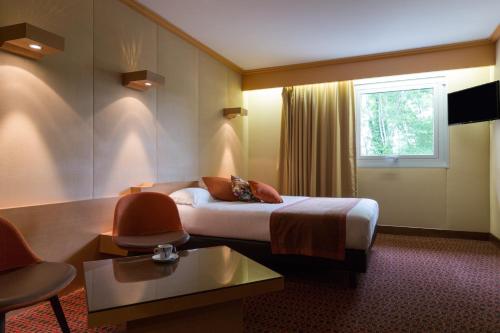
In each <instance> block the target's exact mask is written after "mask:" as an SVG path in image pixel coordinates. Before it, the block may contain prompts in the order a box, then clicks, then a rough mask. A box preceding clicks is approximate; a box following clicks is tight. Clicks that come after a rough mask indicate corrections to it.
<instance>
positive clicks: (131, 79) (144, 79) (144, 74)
mask: <svg viewBox="0 0 500 333" xmlns="http://www.w3.org/2000/svg"><path fill="white" fill-rule="evenodd" d="M122 83H123V85H124V86H125V87H128V88H132V89H135V90H140V91H144V90H147V89H148V88H150V87H154V86H159V85H164V84H165V77H163V76H161V75H160V74H156V73H153V72H151V71H137V72H128V73H123V74H122Z"/></svg>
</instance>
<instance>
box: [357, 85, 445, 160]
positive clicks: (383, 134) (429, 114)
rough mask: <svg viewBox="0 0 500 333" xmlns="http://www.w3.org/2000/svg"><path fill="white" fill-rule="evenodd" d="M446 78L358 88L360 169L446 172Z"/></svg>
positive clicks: (358, 155) (358, 153)
mask: <svg viewBox="0 0 500 333" xmlns="http://www.w3.org/2000/svg"><path fill="white" fill-rule="evenodd" d="M445 82H446V81H445V78H444V77H432V78H415V79H404V80H402V79H399V80H397V79H393V80H391V81H389V79H386V80H381V79H378V80H376V81H375V80H363V81H358V82H356V86H355V89H356V122H357V124H356V125H357V131H356V136H357V138H356V139H357V158H358V166H359V167H447V165H448V123H447V111H446V110H447V106H446V83H445Z"/></svg>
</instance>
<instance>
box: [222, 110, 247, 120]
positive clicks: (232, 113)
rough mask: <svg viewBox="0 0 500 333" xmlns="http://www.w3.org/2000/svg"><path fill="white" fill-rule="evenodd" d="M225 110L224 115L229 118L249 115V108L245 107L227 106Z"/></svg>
mask: <svg viewBox="0 0 500 333" xmlns="http://www.w3.org/2000/svg"><path fill="white" fill-rule="evenodd" d="M223 112H224V117H226V118H227V119H233V118H236V117H238V116H247V115H248V110H246V109H244V108H225V109H224V110H223Z"/></svg>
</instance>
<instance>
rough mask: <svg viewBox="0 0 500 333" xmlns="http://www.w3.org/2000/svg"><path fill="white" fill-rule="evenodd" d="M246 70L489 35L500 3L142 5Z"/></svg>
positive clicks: (191, 1) (281, 0)
mask: <svg viewBox="0 0 500 333" xmlns="http://www.w3.org/2000/svg"><path fill="white" fill-rule="evenodd" d="M139 2H140V3H142V4H143V5H145V6H146V7H148V8H150V9H151V10H153V11H154V12H156V13H158V14H159V15H160V16H162V17H163V18H165V19H166V20H168V21H169V22H171V23H173V24H174V25H176V26H177V27H179V28H180V29H182V30H184V31H185V32H186V33H188V34H189V35H191V36H192V37H194V38H196V39H197V40H199V41H200V42H201V43H203V44H205V45H206V46H208V47H209V48H211V49H213V50H214V51H216V52H217V53H219V54H220V55H222V56H223V57H225V58H227V59H229V60H230V61H232V62H233V63H235V64H236V65H238V66H239V67H241V68H243V69H244V70H249V69H256V68H265V67H272V66H282V65H289V64H297V63H304V62H311V61H319V60H329V59H336V58H343V57H351V56H359V55H368V54H375V53H381V52H388V51H399V50H405V49H411V48H419V47H427V46H435V45H442V44H450V43H458V42H464V41H471V40H477V39H484V38H488V37H489V36H490V35H491V33H492V32H493V31H494V30H495V28H496V27H497V25H498V24H499V23H500V0H474V1H472V0H439V1H437V0H418V1H415V0H411V1H409V0H139Z"/></svg>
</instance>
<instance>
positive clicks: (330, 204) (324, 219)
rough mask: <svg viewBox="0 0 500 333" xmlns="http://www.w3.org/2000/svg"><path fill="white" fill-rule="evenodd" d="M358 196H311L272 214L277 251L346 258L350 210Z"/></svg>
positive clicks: (274, 245)
mask: <svg viewBox="0 0 500 333" xmlns="http://www.w3.org/2000/svg"><path fill="white" fill-rule="evenodd" d="M359 200H360V199H355V198H308V199H304V200H302V201H299V202H296V203H294V204H291V205H289V206H285V207H283V208H280V209H278V210H276V211H274V212H273V213H272V214H271V221H270V227H271V249H272V252H273V253H274V254H299V255H304V256H313V257H322V258H328V259H334V260H344V259H345V238H346V219H347V213H349V211H350V210H351V209H352V208H353V207H354V206H355V205H356V204H357V203H358V202H359Z"/></svg>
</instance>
